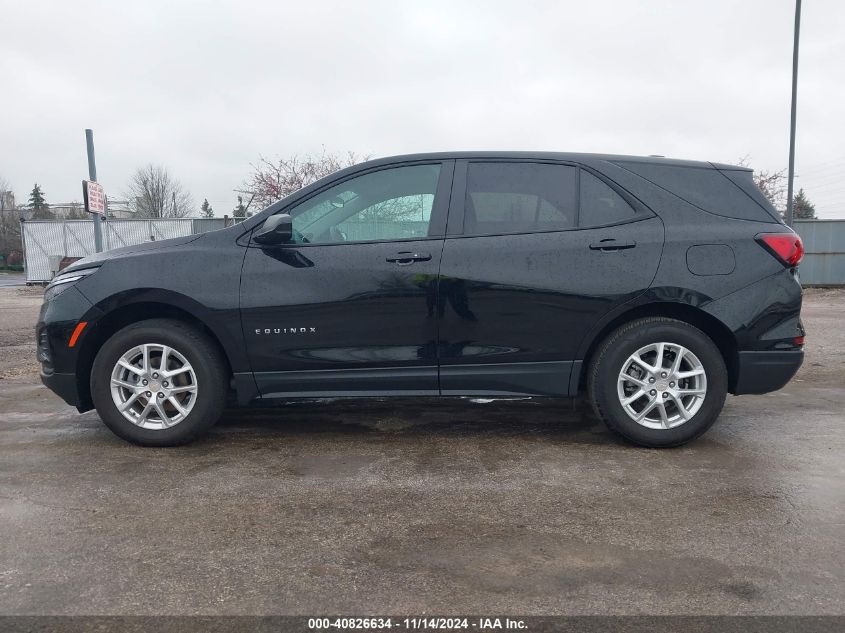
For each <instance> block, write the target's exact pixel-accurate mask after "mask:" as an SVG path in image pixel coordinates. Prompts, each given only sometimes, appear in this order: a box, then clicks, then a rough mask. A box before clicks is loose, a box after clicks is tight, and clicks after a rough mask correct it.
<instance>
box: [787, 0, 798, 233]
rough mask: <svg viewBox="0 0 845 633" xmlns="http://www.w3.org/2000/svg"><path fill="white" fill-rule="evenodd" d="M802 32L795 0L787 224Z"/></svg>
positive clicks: (790, 207) (790, 208) (789, 222)
mask: <svg viewBox="0 0 845 633" xmlns="http://www.w3.org/2000/svg"><path fill="white" fill-rule="evenodd" d="M800 32H801V0H795V36H794V37H795V39H794V41H793V44H792V112H791V113H790V117H789V174H788V176H787V183H786V223H787V225H789V226H792V221H793V219H794V217H793V216H794V211H795V209H794V208H793V204H792V202H793V200H792V192H793V181H794V180H795V110H796V107H797V102H798V34H799V33H800Z"/></svg>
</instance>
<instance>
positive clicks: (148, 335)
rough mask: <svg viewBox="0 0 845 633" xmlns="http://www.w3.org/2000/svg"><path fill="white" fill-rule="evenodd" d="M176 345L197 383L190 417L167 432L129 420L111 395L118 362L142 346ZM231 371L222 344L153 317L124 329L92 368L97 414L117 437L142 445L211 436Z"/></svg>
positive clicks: (179, 324) (103, 349)
mask: <svg viewBox="0 0 845 633" xmlns="http://www.w3.org/2000/svg"><path fill="white" fill-rule="evenodd" d="M149 343H157V344H164V345H168V346H170V347H172V348H173V349H175V350H177V351H178V352H179V353H180V354H182V355H183V356H184V357H185V358H186V359H187V361H188V362H189V363H190V364H191V366H192V367H193V369H194V372H195V374H196V382H197V385H198V389H197V394H196V402H194V404H193V408H192V409H191V410H190V412H189V413H188V414H187V416H186V417H185V418H184V419H182V420H181V421H179V422H177V423H176V424H174V425H173V426H171V427H169V428H166V429H146V428H142V427H140V426H137V425H136V424H133V423H132V422H130V421H129V420H127V419H126V418H125V417H124V416H123V414H121V412H120V411H119V410H118V408H117V406H116V405H115V403H114V400H113V399H112V395H111V375H112V370H113V368H114V367H115V364H116V363H117V361H118V360H119V359H120V357H121V356H122V355H123V354H124V353H126V352H127V351H128V350H130V349H132V348H133V347H135V346H137V345H143V344H149ZM227 382H228V370H227V365H226V362H225V360H224V358H223V356H222V354H221V352H220V350H219V348H218V347H217V345H216V344H215V343H214V342H213V341H212V340H211V339H209V337H208V336H206V335H205V334H203V333H202V332H200V331H198V330H196V329H194V328H192V327H190V326H189V325H187V324H185V323H183V322H181V321H176V320H172V319H149V320H147V321H140V322H138V323H133V324H132V325H129V326H127V327H125V328H123V329H122V330H119V331H118V332H116V333H115V334H114V335H112V337H111V338H109V339H108V340H107V341H106V342H105V344H104V345H103V346H102V347H101V348H100V351H99V352H98V353H97V357H96V358H95V359H94V366H93V368H92V369H91V396H92V399H93V401H94V406H95V407H96V409H97V413H99V414H100V418H101V419H102V420H103V422H104V423H105V425H106V426H107V427H109V428H110V429H111V430H112V431H113V432H114V433H115V434H116V435H117V436H119V437H121V438H123V439H124V440H127V441H129V442H132V443H133V444H138V445H141V446H179V445H181V444H187V443H188V442H191V441H193V440H195V439H196V438H198V437H199V436H200V435H202V434H204V433H206V432H207V431H208V430H209V429H210V428H211V427H212V426H214V424H215V422H217V420H218V419H219V417H220V414H221V413H222V412H223V407H224V406H225V402H226V394H227V390H228V384H227Z"/></svg>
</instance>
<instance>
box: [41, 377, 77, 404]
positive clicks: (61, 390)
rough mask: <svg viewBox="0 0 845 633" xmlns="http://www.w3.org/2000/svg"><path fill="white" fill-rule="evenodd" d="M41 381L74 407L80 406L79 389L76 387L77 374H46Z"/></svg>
mask: <svg viewBox="0 0 845 633" xmlns="http://www.w3.org/2000/svg"><path fill="white" fill-rule="evenodd" d="M41 382H43V383H44V385H45V386H46V387H47V388H48V389H49V390H50V391H52V392H53V393H55V394H56V395H58V396H59V397H60V398H61V399H62V400H64V401H65V402H67V403H68V404H69V405H70V406H72V407H79V391H78V390H77V388H76V374H57V373H52V374H45V373H44V372H41Z"/></svg>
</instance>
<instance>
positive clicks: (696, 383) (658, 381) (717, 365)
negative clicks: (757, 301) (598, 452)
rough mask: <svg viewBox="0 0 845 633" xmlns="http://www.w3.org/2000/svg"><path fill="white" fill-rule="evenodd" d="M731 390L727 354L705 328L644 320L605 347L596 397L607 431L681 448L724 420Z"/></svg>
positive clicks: (598, 358) (593, 389)
mask: <svg viewBox="0 0 845 633" xmlns="http://www.w3.org/2000/svg"><path fill="white" fill-rule="evenodd" d="M727 388H728V376H727V369H726V367H725V362H724V359H723V358H722V355H721V352H720V351H719V349H718V348H717V347H716V345H715V344H714V343H713V341H712V340H711V339H710V338H709V337H708V336H707V335H706V334H704V332H702V331H701V330H699V329H698V328H696V327H694V326H692V325H690V324H688V323H684V322H683V321H678V320H675V319H668V318H663V317H652V318H645V319H638V320H636V321H632V322H631V323H627V324H625V325H623V326H622V327H620V328H619V329H617V330H615V331H614V332H612V333H611V334H610V335H609V336H608V337H607V338H606V339H605V340H604V341H603V342H602V343H601V344H600V345H599V347H598V349H597V350H596V353H595V355H594V358H593V361H592V363H591V365H590V371H589V374H588V391H589V397H590V400H591V402H592V404H593V408H594V409H595V412H596V414H597V415H598V416H599V417H600V418H601V419H602V420H604V422H605V423H606V424H607V426H608V427H609V428H610V429H612V430H614V431H616V432H617V433H619V434H621V435H622V436H624V437H626V438H627V439H629V440H630V441H632V442H635V443H637V444H640V445H642V446H649V447H669V446H678V445H681V444H684V443H686V442H689V441H690V440H692V439H695V438H696V437H698V436H699V435H701V434H702V433H704V432H705V431H706V430H707V429H709V428H710V426H712V425H713V423H714V422H715V421H716V419H717V418H718V416H719V413H720V412H721V411H722V407H723V405H724V402H725V396H726V394H727Z"/></svg>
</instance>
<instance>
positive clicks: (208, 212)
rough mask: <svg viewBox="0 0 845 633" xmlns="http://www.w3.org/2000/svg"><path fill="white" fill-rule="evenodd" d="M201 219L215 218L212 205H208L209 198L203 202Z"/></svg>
mask: <svg viewBox="0 0 845 633" xmlns="http://www.w3.org/2000/svg"><path fill="white" fill-rule="evenodd" d="M200 217H201V218H213V217H214V209H212V208H211V205H210V204H208V198H205V199H203V201H202V205H201V206H200Z"/></svg>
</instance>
